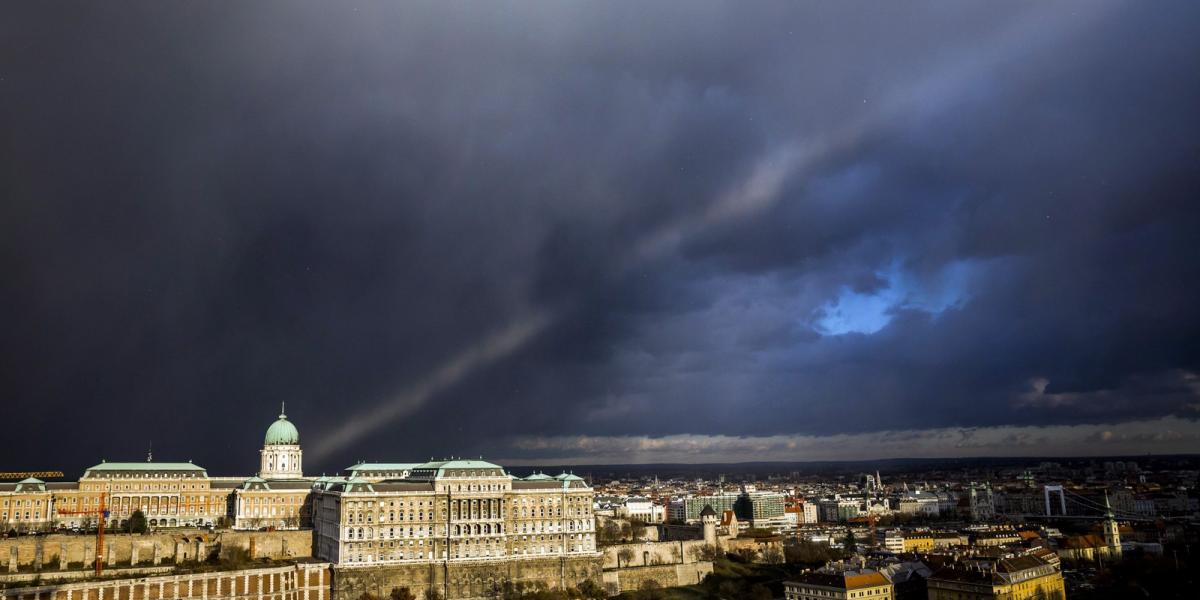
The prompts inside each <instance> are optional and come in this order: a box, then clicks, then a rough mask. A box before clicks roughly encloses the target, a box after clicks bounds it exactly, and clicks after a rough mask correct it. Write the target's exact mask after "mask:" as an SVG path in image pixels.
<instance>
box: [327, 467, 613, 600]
mask: <svg viewBox="0 0 1200 600" xmlns="http://www.w3.org/2000/svg"><path fill="white" fill-rule="evenodd" d="M397 464H401V463H397ZM365 470H367V471H369V472H373V471H371V468H367V469H365ZM408 471H409V472H408V475H407V476H406V477H402V478H397V479H375V480H368V479H366V478H363V477H357V476H352V477H348V478H322V479H320V480H318V482H317V485H316V486H315V487H314V488H313V489H314V492H313V502H312V511H313V512H312V521H313V549H314V554H315V556H316V557H317V558H320V559H322V560H327V561H329V562H332V563H333V564H334V565H335V566H336V567H337V568H338V569H339V572H340V573H342V576H341V581H342V582H343V584H344V589H342V588H338V589H335V597H337V598H342V597H346V598H350V597H355V596H354V590H355V589H356V588H355V587H354V585H355V583H354V582H355V581H356V579H355V576H356V573H360V571H358V570H356V569H357V568H360V567H361V568H369V570H366V571H362V572H361V574H362V576H363V577H369V578H373V579H372V581H374V580H375V579H382V580H383V581H385V582H394V583H395V584H396V585H403V586H406V587H409V588H410V589H412V590H413V591H414V593H417V594H418V596H420V595H421V594H423V593H425V592H428V591H434V592H437V593H438V594H440V595H441V596H442V597H445V598H464V597H481V596H484V595H486V594H488V593H490V592H491V591H494V590H496V589H498V586H500V585H502V584H504V583H513V584H542V585H547V586H549V587H551V588H560V589H564V588H568V587H573V586H576V585H578V584H579V583H580V582H582V581H584V580H587V579H591V580H596V579H599V570H600V564H601V561H600V553H599V552H597V551H596V532H595V528H594V522H595V520H594V516H593V514H592V502H593V497H594V493H593V490H592V488H591V487H590V486H588V485H587V483H586V482H585V481H584V480H583V479H582V478H580V477H578V476H575V475H571V474H566V473H564V474H562V475H559V476H557V477H550V476H549V475H543V474H534V475H531V476H529V477H526V478H523V479H521V478H516V477H513V476H511V475H509V474H508V473H507V472H505V470H504V469H503V468H502V467H500V466H499V465H495V464H492V463H490V462H486V461H483V460H442V461H431V462H427V463H423V464H417V465H412V466H411V468H409V469H408ZM368 573H369V575H368ZM387 585H391V583H387ZM384 587H386V585H385V586H384ZM343 592H344V593H343Z"/></svg>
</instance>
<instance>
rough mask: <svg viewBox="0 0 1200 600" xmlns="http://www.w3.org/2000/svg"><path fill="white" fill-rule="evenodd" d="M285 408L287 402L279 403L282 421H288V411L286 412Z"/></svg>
mask: <svg viewBox="0 0 1200 600" xmlns="http://www.w3.org/2000/svg"><path fill="white" fill-rule="evenodd" d="M285 408H287V402H282V401H281V402H280V403H279V418H280V419H286V418H287V411H286V410H284V409H285Z"/></svg>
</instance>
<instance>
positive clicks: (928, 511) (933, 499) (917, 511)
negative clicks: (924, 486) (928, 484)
mask: <svg viewBox="0 0 1200 600" xmlns="http://www.w3.org/2000/svg"><path fill="white" fill-rule="evenodd" d="M899 505H900V506H899V510H900V513H901V514H906V515H914V516H925V517H936V516H937V515H938V497H937V495H936V494H932V493H930V492H925V491H920V490H918V491H912V492H904V493H903V494H901V495H900V502H899Z"/></svg>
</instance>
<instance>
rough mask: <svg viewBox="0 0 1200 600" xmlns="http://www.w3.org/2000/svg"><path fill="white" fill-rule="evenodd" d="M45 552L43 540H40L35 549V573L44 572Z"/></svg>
mask: <svg viewBox="0 0 1200 600" xmlns="http://www.w3.org/2000/svg"><path fill="white" fill-rule="evenodd" d="M43 552H44V545H43V544H42V540H41V539H39V540H38V542H37V546H35V547H34V548H33V570H34V571H41V570H42V553H43Z"/></svg>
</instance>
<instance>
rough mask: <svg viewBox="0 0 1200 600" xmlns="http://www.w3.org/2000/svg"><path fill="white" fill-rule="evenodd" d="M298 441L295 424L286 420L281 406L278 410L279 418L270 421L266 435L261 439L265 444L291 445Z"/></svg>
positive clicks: (298, 436) (298, 434) (298, 435)
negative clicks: (272, 421)
mask: <svg viewBox="0 0 1200 600" xmlns="http://www.w3.org/2000/svg"><path fill="white" fill-rule="evenodd" d="M299 443H300V432H299V431H296V426H295V425H292V422H291V421H289V420H287V415H286V414H284V413H283V409H282V408H281V409H280V411H279V420H277V421H275V422H274V423H271V426H270V427H268V428H267V435H266V437H265V438H264V439H263V444H265V445H267V446H292V445H295V444H299Z"/></svg>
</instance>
